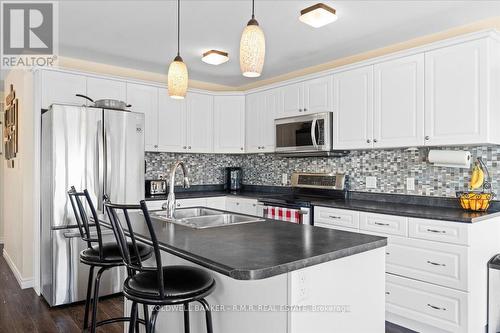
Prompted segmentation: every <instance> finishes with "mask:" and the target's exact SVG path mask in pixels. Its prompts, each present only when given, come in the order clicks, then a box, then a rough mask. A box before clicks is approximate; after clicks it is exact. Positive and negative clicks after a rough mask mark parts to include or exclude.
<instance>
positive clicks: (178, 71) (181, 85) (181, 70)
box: [168, 0, 188, 99]
mask: <svg viewBox="0 0 500 333" xmlns="http://www.w3.org/2000/svg"><path fill="white" fill-rule="evenodd" d="M180 30H181V2H180V0H177V56H176V57H175V58H174V61H172V62H171V63H170V66H169V67H168V94H169V95H170V97H172V98H175V99H183V98H184V97H186V92H187V88H188V70H187V66H186V64H185V63H184V61H182V58H181V55H180Z"/></svg>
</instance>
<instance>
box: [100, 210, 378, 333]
mask: <svg viewBox="0 0 500 333" xmlns="http://www.w3.org/2000/svg"><path fill="white" fill-rule="evenodd" d="M131 218H132V228H133V229H134V233H135V235H136V237H137V239H139V240H141V241H143V242H145V243H149V244H150V240H149V236H148V235H149V234H148V232H147V229H146V225H145V223H144V220H143V217H142V216H140V215H139V213H137V214H136V215H132V216H131ZM102 223H103V224H104V225H105V226H107V227H109V226H110V225H109V222H108V221H107V218H106V216H103V217H102ZM153 225H154V229H155V232H156V235H157V238H158V240H159V245H160V248H161V250H163V251H162V262H163V265H173V264H185V265H193V266H200V267H203V268H205V269H208V270H211V272H212V274H213V276H214V278H215V280H216V284H217V286H216V289H215V291H214V292H213V294H211V295H210V296H209V297H207V301H208V302H209V303H210V304H211V306H212V307H213V309H212V310H213V313H212V315H213V325H214V332H218V333H233V332H249V333H250V332H252V333H253V332H261V333H306V332H315V333H322V332H325V333H326V332H332V331H336V332H343V333H348V332H353V333H354V332H373V333H376V332H380V333H382V332H384V323H385V306H384V304H385V278H384V276H385V249H384V248H385V246H386V244H387V242H386V239H385V238H383V237H377V236H371V235H364V234H358V233H351V232H347V231H340V230H331V229H326V228H321V227H313V226H309V225H298V224H292V223H287V222H279V221H274V220H265V221H262V222H254V223H245V224H237V225H229V226H223V227H216V228H207V229H192V228H189V227H186V226H182V225H178V224H174V223H169V222H165V221H162V220H160V219H153ZM193 306H196V305H195V304H193ZM126 308H127V306H126ZM176 310H177V309H172V308H168V307H167V308H166V309H165V311H164V312H161V313H160V315H159V317H158V323H157V326H156V327H157V331H158V332H163V331H169V332H170V331H172V332H181V331H182V330H183V326H182V325H183V320H182V312H181V311H176ZM197 310H199V311H197ZM203 315H204V314H203V312H202V311H201V309H199V308H194V309H193V314H192V320H191V326H192V330H191V331H192V332H205V328H204V321H203Z"/></svg>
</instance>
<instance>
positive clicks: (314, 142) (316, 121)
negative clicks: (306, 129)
mask: <svg viewBox="0 0 500 333" xmlns="http://www.w3.org/2000/svg"><path fill="white" fill-rule="evenodd" d="M317 123H318V118H316V117H314V119H313V121H312V124H311V140H312V143H313V146H314V148H315V149H318V142H317V141H316V124H317Z"/></svg>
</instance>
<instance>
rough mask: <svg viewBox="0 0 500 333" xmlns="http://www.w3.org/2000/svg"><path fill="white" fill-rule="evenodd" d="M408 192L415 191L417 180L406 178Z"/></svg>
mask: <svg viewBox="0 0 500 333" xmlns="http://www.w3.org/2000/svg"><path fill="white" fill-rule="evenodd" d="M406 190H407V191H415V178H413V177H406Z"/></svg>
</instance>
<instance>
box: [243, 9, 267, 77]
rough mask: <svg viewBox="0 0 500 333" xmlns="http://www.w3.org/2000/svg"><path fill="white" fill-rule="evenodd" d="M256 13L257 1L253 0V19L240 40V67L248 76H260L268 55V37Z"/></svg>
mask: <svg viewBox="0 0 500 333" xmlns="http://www.w3.org/2000/svg"><path fill="white" fill-rule="evenodd" d="M254 13H255V3H254V0H252V19H251V20H250V21H248V23H247V26H246V27H245V29H244V30H243V33H242V34H241V40H240V68H241V73H242V74H243V76H246V77H259V76H260V74H261V73H262V67H264V58H265V55H266V39H265V37H264V32H263V31H262V29H261V28H260V27H259V23H258V22H257V20H256V19H255V15H254Z"/></svg>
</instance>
